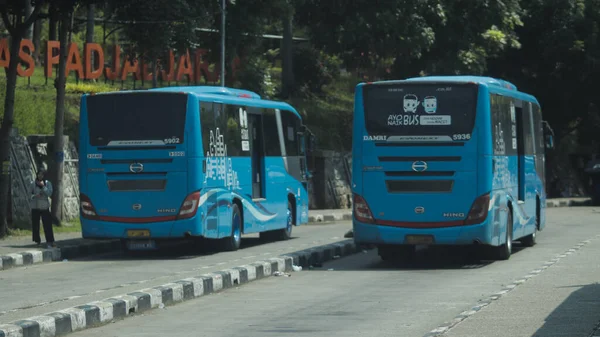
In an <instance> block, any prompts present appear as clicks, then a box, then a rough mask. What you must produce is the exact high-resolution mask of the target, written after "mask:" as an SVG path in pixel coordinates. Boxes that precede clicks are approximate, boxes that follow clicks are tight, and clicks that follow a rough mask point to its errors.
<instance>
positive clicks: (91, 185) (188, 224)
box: [79, 87, 308, 239]
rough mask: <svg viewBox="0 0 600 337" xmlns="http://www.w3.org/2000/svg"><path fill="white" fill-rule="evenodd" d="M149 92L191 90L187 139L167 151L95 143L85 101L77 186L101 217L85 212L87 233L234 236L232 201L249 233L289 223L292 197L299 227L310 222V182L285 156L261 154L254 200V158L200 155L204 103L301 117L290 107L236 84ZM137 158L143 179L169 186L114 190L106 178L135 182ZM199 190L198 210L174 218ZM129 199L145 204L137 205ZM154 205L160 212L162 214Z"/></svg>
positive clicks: (94, 235)
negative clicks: (294, 172) (259, 189)
mask: <svg viewBox="0 0 600 337" xmlns="http://www.w3.org/2000/svg"><path fill="white" fill-rule="evenodd" d="M149 91H156V92H164V93H185V94H187V97H188V100H187V113H186V123H185V137H184V142H183V143H182V144H170V145H171V146H170V148H168V149H162V148H157V149H150V150H138V149H136V148H131V149H119V150H118V151H117V150H113V149H110V150H106V149H101V148H100V147H94V146H91V145H90V139H89V134H88V130H87V125H88V115H87V109H88V105H87V97H89V96H88V95H84V96H82V98H81V117H80V118H81V119H80V123H81V129H80V130H81V132H80V138H79V140H80V158H81V160H80V171H79V179H80V188H81V192H82V194H84V195H86V196H88V197H89V198H90V200H91V202H92V204H93V205H94V208H95V209H96V211H97V212H98V215H99V218H98V219H88V218H86V217H84V216H81V221H82V232H83V237H84V238H127V237H128V234H127V231H128V230H135V229H143V230H149V231H150V238H163V239H166V238H184V237H185V236H188V235H191V236H203V237H207V238H224V237H229V236H230V235H231V217H232V214H231V207H232V203H233V202H234V200H238V202H240V203H241V204H242V208H241V211H242V213H243V221H244V226H243V232H244V233H258V232H264V231H270V230H276V229H282V228H285V227H286V224H287V218H288V198H292V199H293V200H294V201H295V204H296V207H297V208H296V219H295V220H296V221H295V224H296V225H301V224H306V223H307V222H308V191H307V190H306V188H305V184H303V183H302V182H300V181H298V180H296V179H295V178H294V177H292V176H291V175H290V174H289V173H288V172H287V169H286V162H285V160H284V158H283V157H262V158H263V159H262V167H263V170H262V174H263V176H264V180H265V183H264V184H263V186H264V187H263V188H264V195H265V197H264V198H263V199H253V198H252V181H251V179H252V161H251V158H250V157H207V154H205V153H203V144H202V131H201V127H200V125H201V123H200V114H199V113H198V111H200V110H199V107H200V103H201V102H217V103H223V104H231V105H239V106H252V107H259V108H270V109H285V110H286V111H290V112H292V113H293V114H294V115H295V116H297V117H300V116H299V114H298V112H297V111H296V110H295V109H294V108H293V107H292V106H290V105H289V104H286V103H283V102H273V101H267V100H262V99H260V96H258V95H257V94H255V93H253V92H250V91H246V90H239V89H231V88H220V87H168V88H160V89H152V90H147V91H146V92H149ZM126 93H128V92H120V93H118V94H126ZM205 161H206V167H204V165H205V164H204V162H205ZM135 162H142V163H143V165H144V179H164V180H165V181H166V185H165V188H164V190H162V191H129V192H114V191H113V192H111V191H110V190H109V187H108V182H109V180H110V181H111V182H112V181H116V180H127V179H131V174H128V173H129V170H130V165H131V163H135ZM205 170H206V173H204V171H205ZM194 192H200V199H199V202H198V211H197V213H196V214H195V216H193V217H192V218H189V219H178V218H177V217H176V216H177V214H178V213H179V210H180V208H181V207H182V204H183V202H184V200H185V198H186V197H187V196H189V195H190V194H192V193H194ZM132 204H141V205H143V206H142V207H141V208H140V209H137V210H134V209H133V208H132ZM157 209H160V210H161V212H162V213H161V214H157ZM103 214H106V215H108V216H109V217H112V218H123V219H136V218H137V219H136V221H133V222H131V221H126V222H123V221H119V220H118V219H116V220H115V219H112V220H110V221H107V220H106V219H105V218H106V217H103ZM144 219H148V221H144Z"/></svg>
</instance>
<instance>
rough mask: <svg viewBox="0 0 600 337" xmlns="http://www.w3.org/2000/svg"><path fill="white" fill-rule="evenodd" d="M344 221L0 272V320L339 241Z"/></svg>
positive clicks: (5, 320) (343, 232)
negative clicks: (278, 234)
mask: <svg viewBox="0 0 600 337" xmlns="http://www.w3.org/2000/svg"><path fill="white" fill-rule="evenodd" d="M350 228H351V224H350V223H349V222H344V223H336V224H326V225H306V226H299V227H295V228H294V231H293V238H292V239H291V240H288V241H278V242H267V243H265V242H262V241H260V240H259V239H258V235H250V236H247V237H246V236H244V237H243V239H242V249H240V250H238V251H236V252H222V253H214V252H210V250H207V249H204V250H203V249H198V248H197V247H193V246H189V245H188V246H183V247H178V248H177V247H174V248H172V249H168V250H163V251H159V252H156V253H143V254H136V255H134V256H133V257H130V256H126V255H122V254H120V253H118V254H108V255H104V256H98V257H92V258H85V259H77V260H70V261H66V262H54V263H48V264H40V265H33V266H29V267H24V268H15V269H10V270H6V271H2V272H1V273H0V324H4V323H9V322H12V321H15V320H20V319H25V318H28V317H32V316H36V315H41V314H45V313H48V312H52V311H57V310H62V309H65V308H69V307H73V306H77V305H82V304H86V303H89V302H92V301H97V300H102V299H105V298H109V297H111V296H117V295H122V294H126V293H130V292H134V291H138V290H140V289H143V288H150V287H154V286H159V285H163V284H166V283H169V282H172V281H176V280H180V279H183V278H187V277H193V276H199V275H201V274H206V273H210V272H213V271H218V270H223V269H227V268H232V267H237V266H241V265H245V264H249V263H253V262H256V261H258V260H263V259H267V258H270V257H276V256H279V255H281V254H284V253H291V252H295V251H299V250H303V249H306V248H309V247H314V246H319V245H325V244H329V243H333V242H337V241H341V240H345V239H344V238H343V236H344V234H345V233H346V232H347V231H348V230H349V229H350Z"/></svg>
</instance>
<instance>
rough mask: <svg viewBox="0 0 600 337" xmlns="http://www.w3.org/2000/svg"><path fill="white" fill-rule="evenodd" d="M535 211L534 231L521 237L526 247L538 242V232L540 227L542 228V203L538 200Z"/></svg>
mask: <svg viewBox="0 0 600 337" xmlns="http://www.w3.org/2000/svg"><path fill="white" fill-rule="evenodd" d="M536 208H537V209H536V212H535V229H534V231H533V233H531V234H529V235H527V236H526V237H524V238H522V239H521V244H522V245H523V246H525V247H533V246H535V244H536V243H537V232H538V228H540V204H539V201H538V204H537V207H536Z"/></svg>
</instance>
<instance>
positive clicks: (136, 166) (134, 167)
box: [129, 163, 144, 173]
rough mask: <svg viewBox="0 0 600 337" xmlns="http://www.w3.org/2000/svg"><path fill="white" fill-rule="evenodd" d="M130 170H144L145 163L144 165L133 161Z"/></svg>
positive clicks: (138, 171)
mask: <svg viewBox="0 0 600 337" xmlns="http://www.w3.org/2000/svg"><path fill="white" fill-rule="evenodd" d="M129 171H131V172H132V173H140V172H142V171H144V165H142V163H133V164H131V165H129Z"/></svg>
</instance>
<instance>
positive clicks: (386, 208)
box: [352, 76, 546, 246]
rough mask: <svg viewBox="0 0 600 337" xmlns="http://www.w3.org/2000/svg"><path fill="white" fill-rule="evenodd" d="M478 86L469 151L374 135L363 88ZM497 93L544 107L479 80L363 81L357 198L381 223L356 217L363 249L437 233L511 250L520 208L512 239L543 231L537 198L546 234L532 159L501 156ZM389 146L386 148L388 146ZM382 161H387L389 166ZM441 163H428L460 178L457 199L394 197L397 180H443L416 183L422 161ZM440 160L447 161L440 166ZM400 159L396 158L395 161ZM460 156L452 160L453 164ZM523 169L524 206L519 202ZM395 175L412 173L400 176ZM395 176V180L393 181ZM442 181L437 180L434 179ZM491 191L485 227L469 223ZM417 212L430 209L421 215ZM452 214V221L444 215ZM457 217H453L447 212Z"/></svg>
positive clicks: (451, 241) (502, 84)
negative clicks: (494, 113) (509, 226)
mask: <svg viewBox="0 0 600 337" xmlns="http://www.w3.org/2000/svg"><path fill="white" fill-rule="evenodd" d="M408 82H410V83H417V82H438V83H444V82H445V83H448V82H451V83H457V82H463V83H464V82H471V83H477V85H478V96H477V97H478V98H477V114H476V116H475V124H474V129H473V133H472V135H471V139H470V140H468V141H465V142H464V146H444V145H435V146H428V145H427V144H426V142H421V143H420V144H414V143H412V144H407V143H404V144H403V143H397V145H396V144H393V143H394V141H393V140H390V138H393V137H391V136H390V137H388V139H378V138H377V136H375V137H371V136H373V135H369V133H368V132H367V130H366V127H365V123H366V121H365V114H364V102H363V89H364V88H365V86H367V85H378V84H391V83H408ZM490 94H500V95H503V96H507V97H512V98H514V99H518V100H522V101H523V102H524V104H528V103H529V102H530V103H532V104H536V105H539V103H538V101H537V100H536V99H535V97H533V96H531V95H527V94H524V93H521V92H518V91H516V86H514V84H512V83H510V82H507V81H504V80H499V79H494V78H489V77H478V76H430V77H418V78H411V79H407V80H403V81H383V82H374V83H369V84H365V83H361V84H359V85H357V87H356V91H355V106H354V111H355V113H354V123H353V144H352V152H353V167H352V169H353V172H354V174H353V177H352V179H353V185H352V188H353V193H355V194H356V195H359V196H361V197H363V198H364V200H365V201H366V202H367V204H368V206H369V208H370V210H371V213H372V215H373V217H374V218H375V219H376V223H375V224H372V223H363V222H360V221H358V220H357V219H356V217H354V218H353V227H354V238H355V241H356V242H357V243H359V244H404V243H405V237H406V235H432V236H433V237H434V243H435V244H448V245H464V244H472V243H474V242H475V241H478V242H480V243H484V244H488V245H492V246H498V245H502V244H504V241H505V237H506V236H505V234H506V226H505V225H504V224H505V223H506V219H507V215H508V210H509V209H508V207H507V205H509V204H510V205H512V207H513V222H514V224H513V236H512V237H513V239H515V240H516V239H518V238H520V237H523V236H526V235H529V234H531V233H533V232H534V231H535V226H536V206H537V205H538V202H537V201H536V196H537V197H538V198H539V199H540V200H539V207H540V208H541V209H540V212H539V213H540V214H539V216H540V220H539V226H540V230H541V229H543V228H544V225H545V207H546V197H545V190H544V186H543V181H542V179H541V178H540V176H539V175H538V172H537V170H536V167H535V157H534V156H533V155H522V156H517V155H512V156H497V155H494V151H493V148H494V144H493V140H492V137H490V135H491V134H492V132H493V130H492V120H491V113H490V109H491V106H490V100H489V97H490ZM383 143H385V145H383ZM383 157H387V158H386V159H385V160H382V158H383ZM436 157H437V158H438V159H436V160H432V161H431V162H428V163H427V168H426V170H427V171H432V172H438V173H440V172H444V171H446V172H447V171H451V172H453V174H452V177H451V179H452V180H453V186H452V192H450V193H427V192H426V193H423V192H420V193H390V192H389V191H388V188H387V185H386V184H389V183H390V181H395V180H398V181H402V180H406V179H408V178H407V176H409V177H410V179H411V180H420V181H423V182H428V181H432V180H437V179H443V178H439V177H435V178H432V177H427V176H426V175H424V176H421V177H418V176H417V177H413V176H411V175H410V172H411V171H412V170H413V169H412V165H413V162H416V161H418V160H419V159H420V158H436ZM440 157H444V158H445V159H443V160H439V158H440ZM394 158H395V159H394ZM449 158H453V159H449ZM519 164H520V165H521V167H522V170H521V177H520V178H521V181H522V185H521V186H522V187H521V188H523V189H524V192H523V194H524V195H525V200H523V201H521V202H520V201H519V200H518V197H517V196H518V195H519ZM395 172H402V173H403V172H406V173H403V174H396V173H395ZM394 175H395V176H394ZM434 175H435V174H434ZM487 193H489V195H490V203H489V208H488V216H487V218H486V220H485V221H484V222H482V223H480V224H475V225H464V224H461V223H460V222H461V221H463V220H464V219H465V218H466V215H467V214H468V213H469V210H470V209H471V206H472V204H473V202H474V201H475V199H476V198H477V197H479V196H482V195H484V194H487ZM417 208H423V209H424V211H423V212H421V213H418V212H416V210H417ZM444 213H446V216H444V215H443V214H444ZM449 213H450V214H451V215H456V218H451V217H448V216H447V215H448V214H449Z"/></svg>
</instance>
